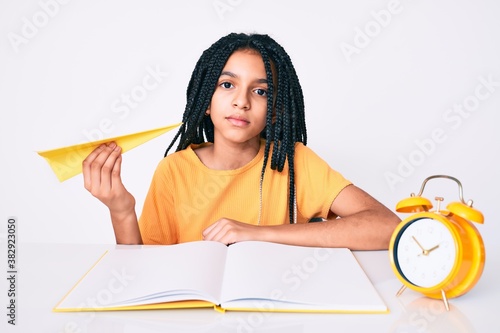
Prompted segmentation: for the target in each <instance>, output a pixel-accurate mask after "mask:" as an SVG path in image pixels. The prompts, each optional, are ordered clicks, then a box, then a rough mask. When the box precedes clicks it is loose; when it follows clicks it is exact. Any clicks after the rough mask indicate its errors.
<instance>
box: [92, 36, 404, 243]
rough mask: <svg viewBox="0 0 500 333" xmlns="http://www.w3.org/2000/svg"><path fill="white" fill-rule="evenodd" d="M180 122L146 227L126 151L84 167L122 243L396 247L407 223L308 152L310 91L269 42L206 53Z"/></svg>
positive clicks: (103, 151)
mask: <svg viewBox="0 0 500 333" xmlns="http://www.w3.org/2000/svg"><path fill="white" fill-rule="evenodd" d="M182 121H183V124H182V125H181V127H180V129H179V131H178V133H177V134H176V136H175V137H174V139H173V140H172V143H171V144H170V146H169V147H168V148H167V150H166V152H165V158H164V159H163V160H162V161H161V162H160V163H159V165H158V168H157V170H156V172H155V174H154V176H153V180H152V183H151V186H150V189H149V192H148V194H147V196H146V199H145V202H144V207H143V210H142V214H141V217H140V219H139V221H138V220H137V216H136V213H135V199H134V197H133V196H132V195H131V194H130V193H129V192H128V191H127V190H126V189H125V187H124V185H123V184H122V181H121V177H120V169H121V161H122V159H121V151H120V147H118V146H116V144H115V143H113V142H111V143H108V144H105V145H102V146H100V147H99V148H97V149H96V150H95V151H94V152H92V153H91V154H90V155H89V156H88V157H87V158H86V159H85V161H84V162H83V175H84V184H85V188H86V189H87V190H89V191H90V192H91V193H92V194H93V195H94V196H95V197H97V198H98V199H99V200H100V201H102V202H103V203H104V204H105V205H106V206H107V207H108V208H109V210H110V214H111V220H112V224H113V228H114V232H115V236H116V241H117V243H122V244H175V243H181V242H188V241H195V240H202V239H204V240H213V241H219V242H222V243H225V244H231V243H235V242H241V241H246V240H261V241H269V242H277V243H285V244H294V245H302V246H324V247H348V248H351V249H386V248H387V246H388V243H389V239H390V236H391V234H392V231H393V229H394V227H395V226H396V224H397V223H398V222H399V218H398V217H397V216H396V215H395V214H394V213H392V212H391V211H390V210H389V209H387V208H386V207H385V206H383V205H382V204H381V203H379V202H378V201H376V200H375V199H374V198H372V197H371V196H370V195H368V194H367V193H365V192H364V191H362V190H361V189H359V188H358V187H356V186H355V185H353V184H351V183H350V182H349V181H348V180H346V179H345V178H344V177H343V176H342V175H341V174H339V173H338V172H336V171H334V170H333V169H332V168H330V167H329V166H328V164H327V163H326V162H325V161H323V160H322V159H321V158H319V157H318V156H317V155H316V154H315V153H314V152H313V151H311V150H310V149H309V148H307V147H306V146H305V145H306V143H307V142H306V141H307V136H306V125H305V117H304V103H303V96H302V89H301V86H300V83H299V80H298V78H297V75H296V73H295V69H294V67H293V65H292V62H291V60H290V58H289V56H288V54H287V53H286V52H285V50H284V49H283V48H282V47H281V46H280V45H279V44H278V43H276V41H274V40H273V39H272V38H270V37H269V36H267V35H258V34H252V35H246V34H234V33H233V34H229V35H227V36H225V37H223V38H221V39H220V40H218V41H217V42H216V43H214V44H213V45H212V46H211V47H210V48H208V49H207V50H206V51H205V52H203V54H202V56H201V57H200V59H199V60H198V63H197V64H196V67H195V69H194V71H193V74H192V76H191V80H190V82H189V85H188V89H187V104H186V109H185V112H184V115H183V119H182ZM177 140H179V143H178V146H177V150H176V152H175V153H173V154H170V155H168V156H167V154H168V152H169V150H170V149H171V148H172V146H173V145H174V143H175V142H176V141H177ZM313 218H314V219H318V218H320V219H322V220H324V221H322V222H318V223H308V222H309V221H310V220H311V219H313Z"/></svg>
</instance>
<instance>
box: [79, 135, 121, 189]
mask: <svg viewBox="0 0 500 333" xmlns="http://www.w3.org/2000/svg"><path fill="white" fill-rule="evenodd" d="M116 147H117V146H116V143H114V142H111V143H109V144H103V145H101V146H99V147H97V148H96V149H95V150H94V151H93V152H92V153H90V154H89V156H88V157H87V158H86V159H85V160H84V161H83V167H82V171H83V172H84V184H85V188H86V189H87V190H89V191H90V192H91V193H97V192H96V191H99V190H100V188H101V185H102V181H103V180H102V176H103V175H104V177H105V179H104V182H105V183H104V185H105V186H107V187H108V188H109V186H110V176H109V174H110V173H111V170H112V169H113V165H114V163H115V160H116V157H117V155H118V156H119V155H120V152H119V151H118V152H115V148H116ZM118 150H119V149H118ZM113 152H114V153H115V154H114V155H113V156H111V155H112V154H113ZM110 157H111V158H110ZM106 173H107V174H108V175H107V178H106V176H105V175H106Z"/></svg>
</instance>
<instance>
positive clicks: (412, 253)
mask: <svg viewBox="0 0 500 333" xmlns="http://www.w3.org/2000/svg"><path fill="white" fill-rule="evenodd" d="M394 255H395V256H394V257H395V259H396V263H397V266H398V270H399V271H400V273H401V274H402V275H403V276H404V277H405V278H406V280H408V281H409V282H410V283H412V284H414V285H416V286H419V287H423V288H429V287H433V286H436V285H437V284H439V283H440V282H442V281H444V280H445V279H446V278H447V276H448V275H449V274H450V273H451V271H452V270H453V267H454V266H455V260H456V257H457V250H456V246H455V241H454V238H453V236H452V233H451V231H450V230H449V229H448V228H447V227H446V226H445V225H444V224H443V223H441V222H440V221H437V220H434V219H432V218H420V219H416V220H414V221H412V222H410V223H409V225H408V226H407V227H405V228H404V229H402V230H401V231H400V234H399V240H398V242H397V246H396V247H395V248H394Z"/></svg>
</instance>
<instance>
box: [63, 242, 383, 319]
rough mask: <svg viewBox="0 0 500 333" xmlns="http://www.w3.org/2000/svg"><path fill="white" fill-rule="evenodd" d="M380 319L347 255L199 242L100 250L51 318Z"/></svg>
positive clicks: (375, 299) (378, 304) (372, 293)
mask: <svg viewBox="0 0 500 333" xmlns="http://www.w3.org/2000/svg"><path fill="white" fill-rule="evenodd" d="M190 307H191V308H193V307H215V308H216V309H218V310H222V311H224V310H233V311H286V312H341V313H351V312H352V313H386V312H388V310H387V307H386V305H385V304H384V302H383V301H382V299H381V298H380V296H379V295H378V293H377V291H376V290H375V288H374V287H373V285H372V284H371V282H370V281H369V279H368V277H367V276H366V274H365V272H364V271H363V270H362V268H361V267H360V266H359V264H358V262H357V260H356V258H355V257H354V256H353V254H352V253H351V251H350V250H348V249H344V248H336V249H331V248H314V247H300V246H290V245H282V244H275V243H267V242H257V241H249V242H241V243H236V244H233V245H230V246H226V245H224V244H222V243H219V242H210V241H199V242H190V243H182V244H177V245H167V246H142V247H122V248H117V249H113V250H110V251H107V252H106V253H105V254H104V255H103V256H102V257H101V258H100V259H99V260H98V261H97V263H96V264H95V265H94V266H93V267H92V268H91V269H90V270H89V271H88V272H87V273H86V274H85V275H84V276H83V277H82V278H81V279H80V281H79V282H78V283H77V284H76V285H75V286H74V287H73V288H72V289H71V290H70V291H69V292H68V294H67V295H66V296H64V298H63V299H62V300H61V301H60V302H59V303H58V304H57V305H56V306H55V308H54V311H57V312H64V311H105V310H138V309H163V308H190Z"/></svg>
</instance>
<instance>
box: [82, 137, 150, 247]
mask: <svg viewBox="0 0 500 333" xmlns="http://www.w3.org/2000/svg"><path fill="white" fill-rule="evenodd" d="M121 162H122V155H121V148H120V147H119V146H117V145H116V143H114V142H111V143H108V144H103V145H101V146H99V147H98V148H96V149H95V150H94V151H93V152H92V153H90V155H89V156H87V158H86V159H85V160H84V161H83V166H82V168H83V180H84V186H85V188H86V189H87V190H88V191H89V192H90V193H92V195H93V196H95V197H96V198H97V199H99V200H100V201H101V202H102V203H104V204H105V205H106V206H107V207H108V209H109V212H110V215H111V222H112V224H113V230H114V232H115V238H116V242H117V243H118V244H142V239H141V233H140V231H139V225H138V223H137V215H136V213H135V199H134V197H133V196H132V194H130V193H129V192H128V191H127V190H126V189H125V187H124V186H123V183H122V181H121V177H120V170H121Z"/></svg>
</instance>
